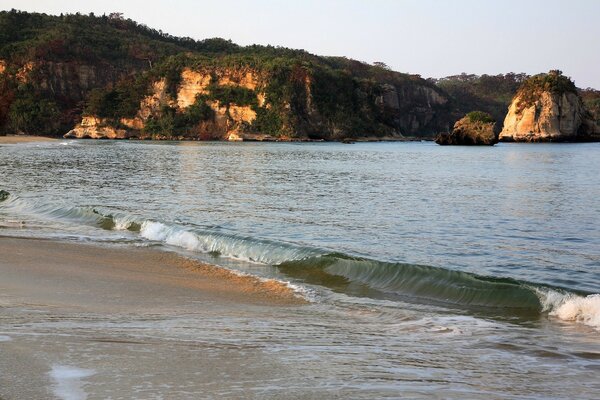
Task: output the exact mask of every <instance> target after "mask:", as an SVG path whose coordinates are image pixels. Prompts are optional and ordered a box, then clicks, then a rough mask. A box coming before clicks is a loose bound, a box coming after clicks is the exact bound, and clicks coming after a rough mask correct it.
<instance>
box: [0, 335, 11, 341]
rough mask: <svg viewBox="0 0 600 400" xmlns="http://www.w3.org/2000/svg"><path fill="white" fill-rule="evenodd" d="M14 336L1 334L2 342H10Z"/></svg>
mask: <svg viewBox="0 0 600 400" xmlns="http://www.w3.org/2000/svg"><path fill="white" fill-rule="evenodd" d="M11 340H12V338H11V337H10V336H6V335H0V342H10V341H11Z"/></svg>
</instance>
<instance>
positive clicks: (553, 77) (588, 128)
mask: <svg viewBox="0 0 600 400" xmlns="http://www.w3.org/2000/svg"><path fill="white" fill-rule="evenodd" d="M599 139H600V129H599V127H597V126H596V123H595V121H593V120H592V119H591V115H590V113H589V112H588V110H586V108H585V106H584V104H583V101H582V99H581V97H580V96H579V94H578V93H577V91H576V88H575V85H574V84H573V83H572V82H571V81H570V80H569V78H566V77H564V76H562V74H561V73H560V71H550V73H548V74H542V75H537V76H535V77H532V78H530V79H529V80H528V81H526V82H525V83H524V85H523V86H522V87H521V89H519V91H518V92H517V95H516V96H515V97H514V99H513V101H512V103H511V104H510V106H509V108H508V114H507V115H506V118H505V119H504V128H503V129H502V132H501V133H500V140H501V141H515V142H565V141H594V140H599Z"/></svg>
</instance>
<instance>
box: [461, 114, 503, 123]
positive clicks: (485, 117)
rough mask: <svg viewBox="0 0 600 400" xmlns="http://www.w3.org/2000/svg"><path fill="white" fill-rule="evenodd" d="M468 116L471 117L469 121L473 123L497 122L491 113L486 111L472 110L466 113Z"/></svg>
mask: <svg viewBox="0 0 600 400" xmlns="http://www.w3.org/2000/svg"><path fill="white" fill-rule="evenodd" d="M466 117H467V118H469V121H470V122H473V123H475V122H481V123H484V124H489V123H494V122H496V121H495V120H494V118H493V117H492V116H491V115H490V114H488V113H486V112H484V111H471V112H470V113H468V114H467V115H466Z"/></svg>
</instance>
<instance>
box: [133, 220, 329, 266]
mask: <svg viewBox="0 0 600 400" xmlns="http://www.w3.org/2000/svg"><path fill="white" fill-rule="evenodd" d="M140 235H141V236H142V237H144V238H146V239H150V240H155V241H159V242H164V243H167V244H170V245H172V246H177V247H182V248H184V249H187V250H190V251H200V252H204V253H210V252H218V253H220V254H222V255H223V256H225V257H229V258H232V259H235V260H240V261H246V262H251V263H255V264H279V263H281V262H284V261H290V260H300V259H303V258H306V257H310V256H316V255H318V254H319V253H318V252H315V251H312V250H308V249H303V248H300V247H294V246H288V245H285V244H278V243H273V242H269V241H261V240H253V239H251V238H245V237H235V236H230V235H224V234H221V233H216V232H199V231H190V230H186V229H184V228H182V227H180V226H169V225H165V224H163V223H161V222H155V221H144V222H143V223H142V226H141V229H140Z"/></svg>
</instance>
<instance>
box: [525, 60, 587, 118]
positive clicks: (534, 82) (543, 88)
mask: <svg viewBox="0 0 600 400" xmlns="http://www.w3.org/2000/svg"><path fill="white" fill-rule="evenodd" d="M543 92H550V93H552V94H557V95H562V94H564V93H577V87H576V86H575V83H574V82H573V81H572V80H571V78H569V77H566V76H564V75H563V73H562V71H560V70H557V69H555V70H551V71H549V72H548V73H547V74H538V75H534V76H532V77H530V78H529V79H527V80H525V81H524V82H523V83H522V84H521V86H520V87H519V90H518V91H517V95H518V96H519V98H520V101H519V104H518V108H519V110H523V109H524V108H527V107H530V106H531V105H532V104H533V103H534V102H535V101H536V100H537V99H538V98H539V96H540V94H541V93H543Z"/></svg>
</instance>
